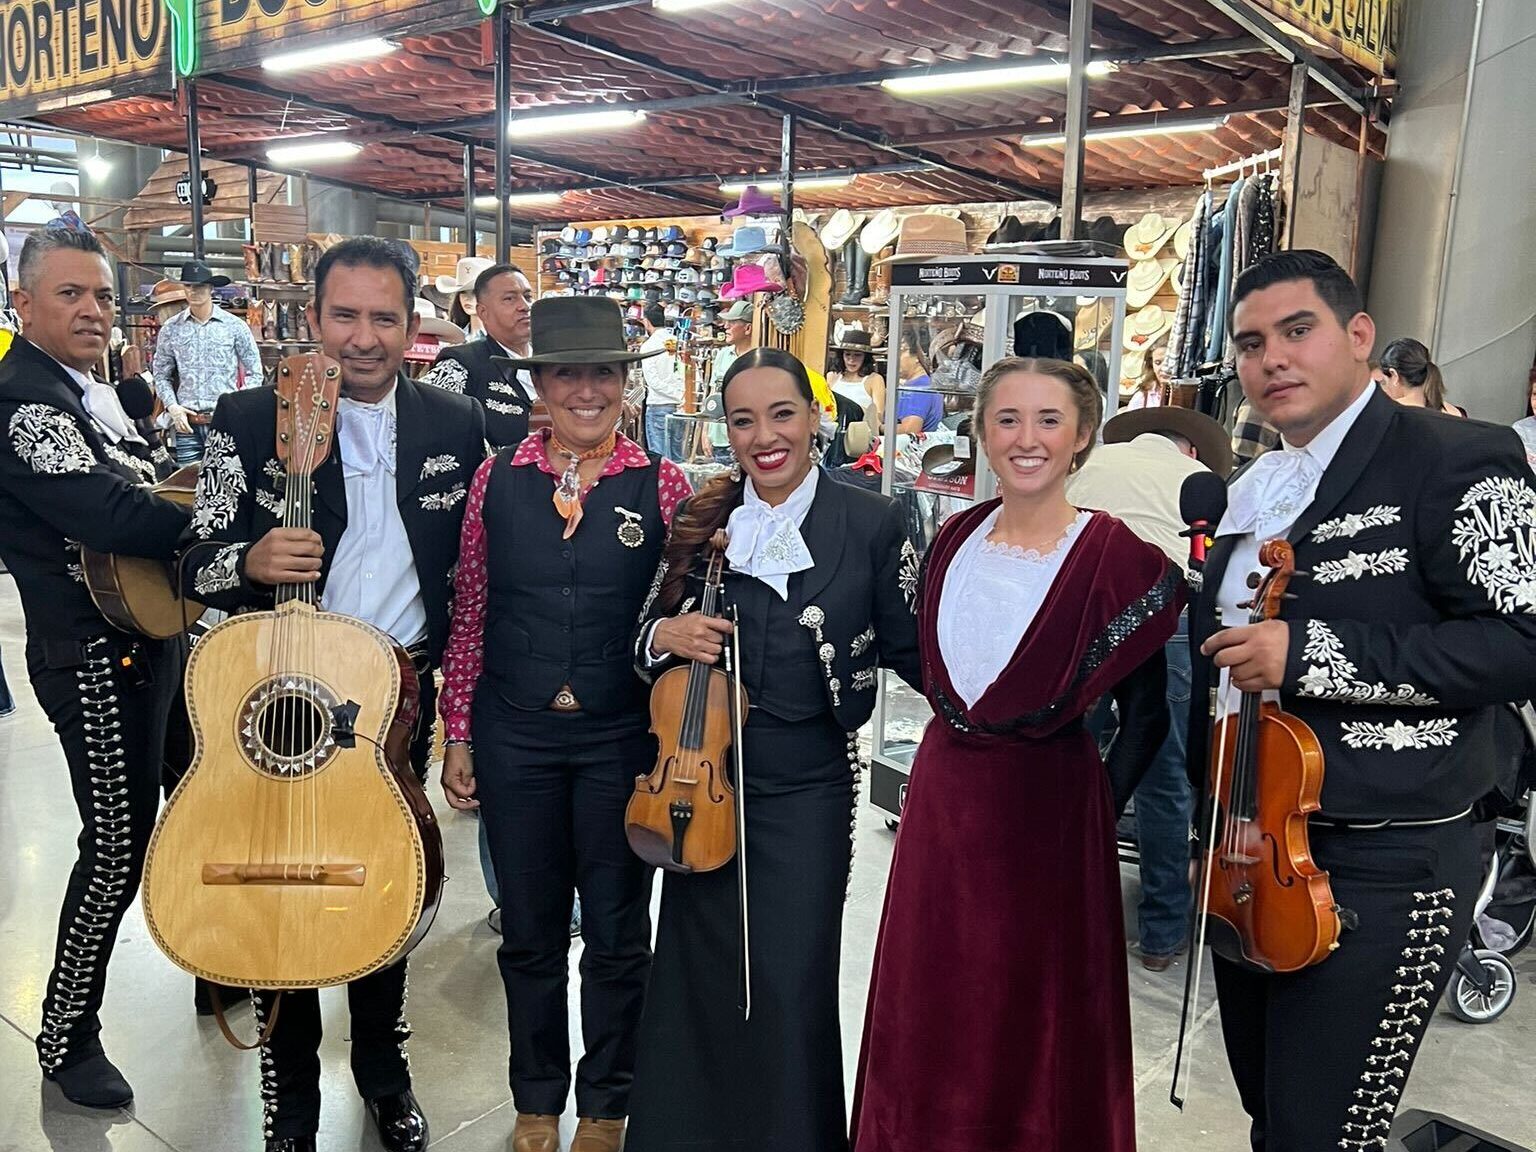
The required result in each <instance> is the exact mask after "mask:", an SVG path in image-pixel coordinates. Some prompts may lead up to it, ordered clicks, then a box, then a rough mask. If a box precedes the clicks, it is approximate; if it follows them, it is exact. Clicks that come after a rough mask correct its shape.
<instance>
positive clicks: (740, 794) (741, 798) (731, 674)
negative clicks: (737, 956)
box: [722, 581, 752, 1020]
mask: <svg viewBox="0 0 1536 1152" xmlns="http://www.w3.org/2000/svg"><path fill="white" fill-rule="evenodd" d="M723 583H724V582H723V581H722V584H723ZM725 674H726V676H727V685H728V687H729V690H730V694H731V700H730V706H731V737H732V739H731V751H732V754H733V756H734V757H735V760H736V895H737V899H738V901H739V904H740V909H741V917H740V919H741V925H740V927H741V989H740V992H741V997H740V1001H739V1004H738V1007H740V1008H741V1013H742V1019H743V1020H750V1019H752V928H751V920H750V917H749V915H748V912H747V773H746V761H747V757H746V748H745V747H744V746H743V744H742V738H741V725H742V722H741V620H740V616H739V614H738V613H737V611H736V605H735V604H732V605H731V642H730V643H729V644H727V645H726V646H725Z"/></svg>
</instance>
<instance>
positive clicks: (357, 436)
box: [340, 400, 395, 476]
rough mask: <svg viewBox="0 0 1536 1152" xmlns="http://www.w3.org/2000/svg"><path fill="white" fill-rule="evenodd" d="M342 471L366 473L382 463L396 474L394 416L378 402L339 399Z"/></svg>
mask: <svg viewBox="0 0 1536 1152" xmlns="http://www.w3.org/2000/svg"><path fill="white" fill-rule="evenodd" d="M341 410H342V417H341V432H340V435H341V473H342V475H343V476H367V475H370V474H371V473H372V472H373V470H374V468H376V467H377V466H378V465H380V464H382V465H383V466H384V470H385V471H386V472H388V473H389V474H390V475H391V476H393V475H394V474H395V415H394V413H393V412H391V411H390V410H389V409H387V408H383V407H381V406H379V405H377V404H358V403H356V402H355V401H351V400H343V401H342V402H341Z"/></svg>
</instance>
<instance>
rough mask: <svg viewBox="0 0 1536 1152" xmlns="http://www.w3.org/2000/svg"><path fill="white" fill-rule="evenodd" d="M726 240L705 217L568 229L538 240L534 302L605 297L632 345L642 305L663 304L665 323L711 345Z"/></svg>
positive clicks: (724, 278) (725, 270)
mask: <svg viewBox="0 0 1536 1152" xmlns="http://www.w3.org/2000/svg"><path fill="white" fill-rule="evenodd" d="M725 232H726V230H725V229H724V228H723V227H722V226H721V225H720V224H719V222H718V221H715V220H713V219H712V218H708V217H705V218H698V217H690V218H686V219H682V220H634V221H625V220H620V221H608V222H606V223H592V224H570V225H567V226H566V227H565V228H563V229H562V230H561V231H560V232H559V233H558V234H555V235H544V234H541V235H540V237H539V294H540V295H541V296H549V295H579V296H607V297H608V298H609V299H611V300H613V301H614V302H615V303H617V304H618V305H619V306H620V307H621V308H623V309H624V319H625V324H626V335H627V336H628V337H629V338H630V339H631V340H638V339H641V338H643V336H644V334H645V332H644V327H643V325H642V324H641V319H642V316H643V313H644V309H645V307H646V305H648V304H660V305H662V307H663V308H664V309H665V310H666V313H667V319H668V322H669V323H671V324H673V325H680V324H681V322H682V321H684V320H687V321H688V322H689V323H688V327H689V329H690V336H691V338H692V339H693V340H695V341H696V342H703V343H708V342H710V341H711V340H714V339H716V338H717V329H716V322H717V318H718V311H719V308H718V306H719V303H720V293H721V290H722V288H723V287H724V285H725V284H726V283H728V281H729V279H730V264H729V260H728V258H727V257H726V256H725V255H722V254H721V251H720V249H721V248H722V247H724V244H723V241H724V239H725Z"/></svg>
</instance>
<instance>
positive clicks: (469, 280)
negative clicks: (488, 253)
mask: <svg viewBox="0 0 1536 1152" xmlns="http://www.w3.org/2000/svg"><path fill="white" fill-rule="evenodd" d="M494 263H495V261H494V260H487V259H486V258H485V257H484V256H465V257H463V258H462V259H460V260H459V262H458V264H457V265H456V266H455V267H454V270H453V275H452V276H439V277H438V278H437V279H436V280H435V281H434V282H433V287H435V288H436V289H437V290H438V291H439V292H440V293H442V294H443V296H444V297H445V298H446V299H447V300H448V319H449V320H450V321H451V322H452V323H454V324H457V325H458V326H459V327H460V328H462V329H464V333H465V335H467V336H468V337H469V338H470V340H476V339H478V338H479V337H481V336H484V335H485V325H484V322H483V321H482V319H481V317H480V314H479V313H480V303H479V294H478V292H477V291H476V289H475V286H476V285H477V284H478V283H479V282H480V276H481V275H482V274H483V273H484V272H486V271H487V270H488V269H489V268H490V267H491V266H492V265H493V264H494Z"/></svg>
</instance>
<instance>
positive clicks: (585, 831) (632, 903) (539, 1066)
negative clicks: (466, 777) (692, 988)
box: [474, 688, 656, 1119]
mask: <svg viewBox="0 0 1536 1152" xmlns="http://www.w3.org/2000/svg"><path fill="white" fill-rule="evenodd" d="M474 734H475V782H476V792H475V794H476V796H477V797H478V799H479V800H480V816H481V819H482V820H483V821H484V824H485V831H486V835H487V837H488V838H489V842H490V847H491V859H492V862H493V863H494V865H495V869H496V882H497V884H498V885H499V886H500V890H501V909H502V916H501V931H502V938H501V947H500V949H499V950H498V952H497V955H496V960H497V963H498V965H499V966H500V968H501V980H502V985H503V987H504V989H505V991H506V996H507V1027H508V1032H509V1034H510V1037H511V1046H512V1047H511V1058H510V1063H509V1072H510V1080H511V1085H512V1099H513V1101H514V1103H515V1104H516V1106H517V1110H518V1111H519V1112H533V1113H542V1114H546V1115H559V1114H560V1113H562V1112H564V1111H565V1102H566V1097H567V1096H568V1095H569V1093H570V1088H571V1055H570V1040H569V1036H570V1026H569V1022H568V1019H567V1012H566V1001H567V985H568V965H567V958H568V956H569V954H570V947H571V940H570V919H571V895H572V890H573V889H574V890H575V891H577V892H579V893H580V894H581V938H582V942H583V945H584V947H583V949H582V954H581V1021H582V1039H583V1041H584V1044H585V1049H586V1051H585V1053H584V1054H583V1056H582V1058H581V1061H580V1063H579V1064H578V1065H577V1069H576V1111H577V1112H578V1113H579V1114H580V1115H582V1116H591V1117H597V1118H604V1119H607V1118H617V1117H621V1116H623V1115H625V1113H626V1111H627V1110H628V1107H629V1089H630V1082H631V1080H632V1079H633V1074H634V1066H635V1047H636V1040H637V1036H638V1033H639V1026H640V1012H641V1008H642V1007H643V1005H644V1002H645V985H646V981H647V979H648V978H649V976H650V971H651V922H650V880H651V870H650V868H648V867H647V866H646V865H645V864H643V863H642V862H641V861H640V860H639V858H638V857H636V856H635V855H634V853H633V852H631V851H630V848H629V842H628V841H627V840H626V839H625V837H624V808H625V806H626V805H627V804H628V803H629V797H630V795H631V794H632V793H633V792H634V787H635V777H636V776H637V775H640V774H641V773H644V772H649V771H650V770H651V769H652V768H653V767H655V760H656V741H655V739H654V738H653V737H652V736H651V735H650V733H649V732H647V731H646V720H645V718H644V717H643V716H642V715H630V714H624V715H621V716H617V717H597V716H590V715H587V714H585V713H581V712H571V713H562V712H520V711H518V710H517V709H515V708H512V707H511V706H510V705H508V704H506V703H505V702H504V701H502V700H501V699H499V698H498V697H497V696H496V695H495V693H494V692H491V691H489V690H486V689H484V688H482V690H481V691H480V692H479V693H478V694H477V695H476V697H475V703H474Z"/></svg>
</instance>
